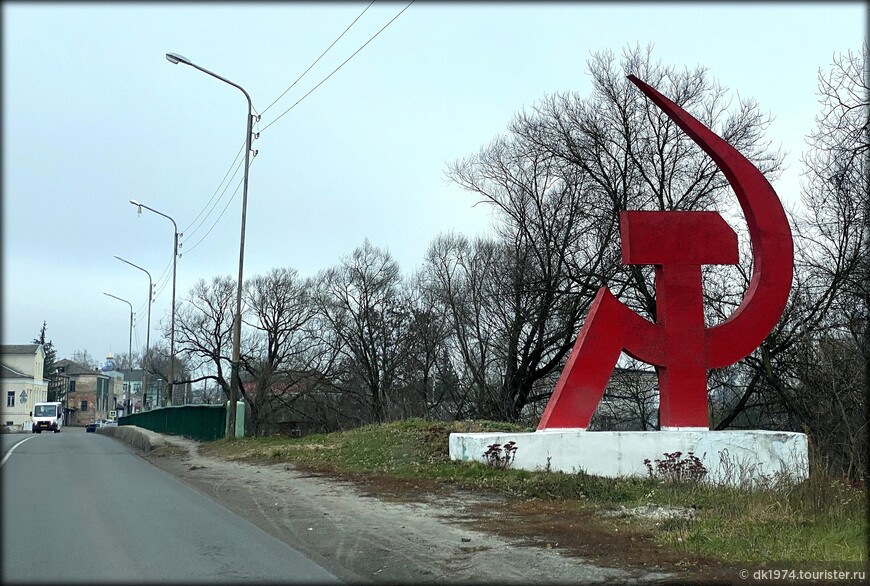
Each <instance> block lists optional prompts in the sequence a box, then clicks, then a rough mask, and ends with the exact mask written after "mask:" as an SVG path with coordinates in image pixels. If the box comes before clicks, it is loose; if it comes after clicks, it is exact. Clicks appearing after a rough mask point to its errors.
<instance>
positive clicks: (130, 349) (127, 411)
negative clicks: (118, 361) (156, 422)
mask: <svg viewBox="0 0 870 586" xmlns="http://www.w3.org/2000/svg"><path fill="white" fill-rule="evenodd" d="M103 295H108V296H109V297H111V298H112V299H117V300H118V301H123V302H124V303H126V304H127V305H129V306H130V342H129V346H128V348H127V358H128V359H129V360H130V364H132V363H133V304H132V303H130V302H129V301H127V300H126V299H121V298H120V297H116V296H115V295H112V294H111V293H106V292H105V291H103ZM129 414H130V384H129V383H128V384H127V398H126V400H125V407H124V415H129Z"/></svg>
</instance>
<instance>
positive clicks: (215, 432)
mask: <svg viewBox="0 0 870 586" xmlns="http://www.w3.org/2000/svg"><path fill="white" fill-rule="evenodd" d="M226 420H227V408H226V407H225V406H224V405H178V406H173V407H161V408H159V409H152V410H151V411H143V412H142V413H134V414H132V415H127V416H125V417H119V418H118V425H135V426H137V427H141V428H143V429H150V430H151V431H156V432H157V433H166V434H170V435H182V436H184V437H189V438H191V439H195V440H200V441H212V440H216V439H221V438H222V437H224V436H225V435H226Z"/></svg>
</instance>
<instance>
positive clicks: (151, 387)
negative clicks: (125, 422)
mask: <svg viewBox="0 0 870 586" xmlns="http://www.w3.org/2000/svg"><path fill="white" fill-rule="evenodd" d="M144 375H145V371H144V370H143V369H141V368H134V369H133V370H127V371H124V386H123V389H122V393H123V399H126V398H127V389H128V388H129V389H130V403H131V404H132V408H133V413H138V412H139V411H147V410H150V409H154V408H155V407H156V403H155V399H156V398H157V394H158V392H159V391H160V389H162V388H164V387H165V386H166V381H165V380H164V379H163V377H162V376H160V375H157V374H154V373H149V374H148V392H146V393H145V395H144V397H143V395H142V385H143V379H144V378H145V376H144Z"/></svg>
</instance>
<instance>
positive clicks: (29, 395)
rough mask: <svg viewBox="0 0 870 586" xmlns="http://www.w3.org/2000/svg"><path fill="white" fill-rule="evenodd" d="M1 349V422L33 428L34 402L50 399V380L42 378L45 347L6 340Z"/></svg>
mask: <svg viewBox="0 0 870 586" xmlns="http://www.w3.org/2000/svg"><path fill="white" fill-rule="evenodd" d="M0 353H2V355H0V394H2V395H3V399H4V402H3V403H2V412H0V413H2V415H0V424H2V425H3V426H5V427H6V428H7V429H8V430H9V431H29V429H30V412H31V411H33V405H34V404H35V403H42V402H45V401H46V400H47V399H48V382H46V381H45V380H43V378H42V372H43V368H44V367H45V351H44V350H43V348H42V345H41V344H23V345H6V344H4V345H3V346H2V347H0Z"/></svg>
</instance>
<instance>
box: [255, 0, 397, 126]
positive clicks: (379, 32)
mask: <svg viewBox="0 0 870 586" xmlns="http://www.w3.org/2000/svg"><path fill="white" fill-rule="evenodd" d="M413 3H414V0H411V1H410V2H408V4H407V6H405V7H404V8H402V10H400V11H399V13H398V14H397V15H396V16H394V17H393V18H392V19H390V21H389V22H388V23H387V24H385V25H384V26H383V27H382V28H381V30H379V31H378V32H376V33H375V34H374V35H372V37H371V38H370V39H369V40H368V41H366V42H365V43H364V44H363V45H362V46H361V47H360V48H359V49H357V50H356V51H354V53H353V54H352V55H351V56H350V57H348V58H347V59H345V60H344V61H343V62H342V63H341V65H339V66H338V67H336V68H335V69H333V70H332V72H331V73H330V74H329V75H327V76H326V77H324V78H323V79H322V80H321V81H320V83H318V84H317V85H316V86H314V87H313V88H311V89H310V90H309V91H308V93H307V94H305V95H304V96H302V97H301V98H299V99H298V100H297V101H296V103H295V104H293V105H292V106H290V107H289V108H287V109H286V110H284V112H282V113H281V114H280V115H279V116H278V117H277V118H275V119H274V120H272V121H271V122H270V123H268V124H267V125H266V126H264V127H263V129H262V130H261V131H260V132H261V133H262V132H265V131H266V129H267V128H269V127H270V126H272V125H273V124H275V123H276V122H277V121H278V120H280V119H281V117H282V116H284V114H286V113H287V112H289V111H290V110H292V109H293V108H295V107H296V106H298V105H299V103H300V102H302V100H304V99H305V98H307V97H308V96H310V95H311V93H312V92H314V90H316V89H317V88H319V87H320V86H321V85H323V83H324V82H326V80H327V79H329V78H330V77H332V76H333V75H334V74H335V72H337V71H338V70H339V69H341V68H342V67H344V66H345V64H346V63H347V62H348V61H350V60H351V59H353V58H354V57H356V55H357V53H359V52H360V51H362V50H363V49H365V48H366V46H368V44H369V43H371V42H372V41H373V40H374V39H375V38H376V37H377V36H378V35H379V34H381V33H382V32H384V30H385V29H386V28H387V27H388V26H390V25H391V24H393V21H394V20H396V19H397V18H399V17H400V16H402V13H403V12H405V11H406V10H407V9H408V8H410V7H411V4H413Z"/></svg>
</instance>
